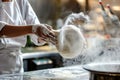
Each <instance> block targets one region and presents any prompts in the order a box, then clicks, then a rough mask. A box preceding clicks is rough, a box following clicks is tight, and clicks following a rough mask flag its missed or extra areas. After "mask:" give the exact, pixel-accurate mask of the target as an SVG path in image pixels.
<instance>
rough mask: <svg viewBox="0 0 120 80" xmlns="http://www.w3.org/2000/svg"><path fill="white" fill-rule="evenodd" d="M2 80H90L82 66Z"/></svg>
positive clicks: (30, 73)
mask: <svg viewBox="0 0 120 80" xmlns="http://www.w3.org/2000/svg"><path fill="white" fill-rule="evenodd" d="M0 80H89V73H88V72H87V71H85V70H84V69H83V67H82V66H81V65H76V66H70V67H62V68H54V69H45V70H38V71H31V72H25V73H23V74H11V75H1V76H0Z"/></svg>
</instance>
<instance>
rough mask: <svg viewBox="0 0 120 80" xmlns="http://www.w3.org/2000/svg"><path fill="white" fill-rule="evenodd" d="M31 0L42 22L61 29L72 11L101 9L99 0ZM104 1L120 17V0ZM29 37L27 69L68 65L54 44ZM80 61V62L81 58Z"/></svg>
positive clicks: (98, 10)
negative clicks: (43, 42)
mask: <svg viewBox="0 0 120 80" xmlns="http://www.w3.org/2000/svg"><path fill="white" fill-rule="evenodd" d="M29 2H30V3H31V5H32V7H33V9H34V11H35V12H36V14H37V16H38V18H39V20H40V22H41V23H46V24H49V25H52V26H53V28H54V29H60V28H61V27H62V25H63V24H64V22H65V19H66V18H67V16H68V15H69V14H71V13H80V12H84V13H85V14H88V13H89V12H90V11H92V10H93V11H95V12H98V13H99V12H100V11H101V8H100V5H99V3H98V0H29ZM102 2H103V3H104V6H105V7H106V4H107V3H109V4H110V5H111V8H112V10H113V12H114V13H115V14H116V15H117V16H118V17H119V18H120V0H103V1H102ZM98 19H99V18H98ZM27 39H28V41H27V44H26V47H24V48H23V49H22V52H23V53H24V54H23V58H24V69H25V71H33V70H40V69H47V68H56V67H64V66H67V64H66V65H64V63H65V62H67V61H66V60H64V59H63V58H62V57H61V56H60V55H59V54H58V52H57V50H56V48H55V47H54V46H53V45H51V44H49V43H46V44H45V45H43V46H36V45H34V44H33V43H32V42H31V40H30V37H29V36H28V37H27ZM79 58H82V57H79ZM75 60H76V59H73V60H71V62H70V60H69V62H67V63H71V65H72V63H73V64H74V61H75ZM76 62H77V61H76ZM78 63H80V61H79V60H78ZM78 63H76V64H78Z"/></svg>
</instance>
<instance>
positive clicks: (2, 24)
mask: <svg viewBox="0 0 120 80" xmlns="http://www.w3.org/2000/svg"><path fill="white" fill-rule="evenodd" d="M6 24H7V23H6V22H3V21H0V31H1V30H2V28H3V27H4V26H5V25H6Z"/></svg>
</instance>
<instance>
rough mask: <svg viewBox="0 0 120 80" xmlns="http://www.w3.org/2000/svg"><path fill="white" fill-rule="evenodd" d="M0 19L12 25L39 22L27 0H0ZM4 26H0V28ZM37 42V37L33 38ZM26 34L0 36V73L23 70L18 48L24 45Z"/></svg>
mask: <svg viewBox="0 0 120 80" xmlns="http://www.w3.org/2000/svg"><path fill="white" fill-rule="evenodd" d="M0 21H4V22H6V23H8V24H13V25H26V24H39V21H38V18H37V17H36V15H35V13H34V11H33V9H32V8H31V6H30V4H29V2H28V1H27V0H12V2H2V1H1V0H0ZM3 27H4V26H0V30H1V29H2V28H3ZM33 39H34V40H33V41H34V42H36V43H35V44H37V42H38V41H37V37H36V36H34V38H33ZM25 44H26V36H20V37H15V38H0V74H4V73H19V72H23V62H22V58H21V52H20V48H21V47H23V46H25Z"/></svg>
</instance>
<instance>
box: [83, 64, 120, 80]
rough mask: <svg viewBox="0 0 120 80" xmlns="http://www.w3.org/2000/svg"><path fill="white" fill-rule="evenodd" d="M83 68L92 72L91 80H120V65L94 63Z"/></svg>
mask: <svg viewBox="0 0 120 80" xmlns="http://www.w3.org/2000/svg"><path fill="white" fill-rule="evenodd" d="M83 68H84V69H85V70H87V71H89V72H90V77H89V80H120V63H92V64H87V65H85V66H83Z"/></svg>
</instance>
